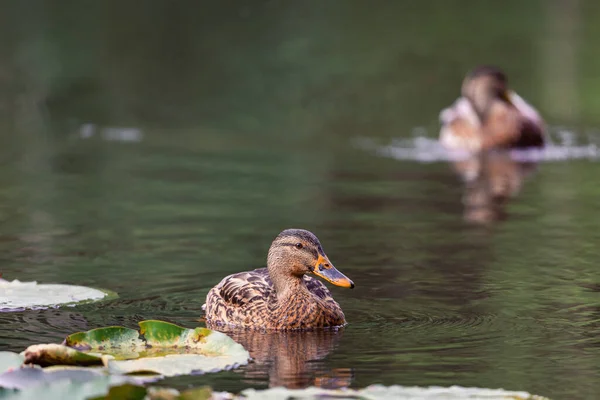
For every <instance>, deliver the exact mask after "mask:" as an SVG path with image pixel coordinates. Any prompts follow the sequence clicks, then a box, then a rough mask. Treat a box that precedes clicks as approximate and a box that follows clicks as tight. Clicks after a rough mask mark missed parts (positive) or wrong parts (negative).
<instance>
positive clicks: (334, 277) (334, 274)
mask: <svg viewBox="0 0 600 400" xmlns="http://www.w3.org/2000/svg"><path fill="white" fill-rule="evenodd" d="M312 272H313V274H315V275H317V276H320V277H321V278H323V279H325V280H326V281H327V282H329V283H333V284H334V285H336V286H341V287H345V288H351V289H352V288H353V287H354V282H352V281H351V280H350V279H348V277H347V276H346V275H344V274H342V273H341V272H340V271H338V270H337V269H336V268H335V267H334V266H333V264H332V263H331V261H329V259H328V258H327V256H326V255H321V254H319V258H318V259H317V262H316V264H315V267H314V268H313V271H312Z"/></svg>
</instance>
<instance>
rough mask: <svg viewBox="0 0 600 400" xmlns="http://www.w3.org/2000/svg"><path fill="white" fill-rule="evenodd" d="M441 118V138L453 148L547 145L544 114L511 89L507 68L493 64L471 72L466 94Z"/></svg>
mask: <svg viewBox="0 0 600 400" xmlns="http://www.w3.org/2000/svg"><path fill="white" fill-rule="evenodd" d="M440 122H441V124H442V128H441V131H440V142H441V143H442V144H443V145H444V146H445V147H447V148H449V149H452V150H466V151H469V152H473V153H477V152H480V151H486V150H491V149H497V148H524V147H542V146H543V145H544V122H543V120H542V118H541V117H540V115H539V114H538V112H537V111H536V110H535V109H534V108H533V107H532V106H531V105H529V104H528V103H527V102H526V101H525V100H523V99H522V98H521V97H520V96H519V95H518V94H516V93H515V92H513V91H511V90H509V89H508V81H507V78H506V75H505V74H504V72H502V71H501V70H500V69H498V68H496V67H492V66H480V67H477V68H475V69H474V70H472V71H471V72H469V74H467V76H466V77H465V79H464V81H463V84H462V97H460V98H459V99H458V100H456V102H455V103H454V104H453V105H452V106H451V107H449V108H446V109H445V110H443V111H442V112H441V113H440Z"/></svg>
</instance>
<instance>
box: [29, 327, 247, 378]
mask: <svg viewBox="0 0 600 400" xmlns="http://www.w3.org/2000/svg"><path fill="white" fill-rule="evenodd" d="M139 325H140V332H138V331H136V330H133V329H129V328H124V327H121V326H111V327H107V328H98V329H92V330H90V331H87V332H78V333H74V334H72V335H70V336H68V337H67V338H66V339H65V341H64V344H63V345H57V344H47V345H34V346H30V347H29V348H27V349H26V350H25V351H24V352H23V355H24V356H25V361H26V362H27V363H31V364H38V365H42V366H47V365H104V366H106V367H107V369H108V371H109V372H110V373H112V374H119V375H124V374H157V375H161V376H175V375H186V374H199V373H207V372H217V371H221V370H226V369H231V368H235V367H237V366H238V365H242V364H246V363H247V362H248V360H249V358H250V354H249V353H248V352H247V351H246V350H245V349H244V347H243V346H242V345H240V344H238V343H236V342H235V341H233V339H231V338H230V337H229V336H227V335H225V334H223V333H220V332H216V331H212V330H210V329H206V328H196V329H187V328H183V327H180V326H177V325H174V324H171V323H168V322H163V321H154V320H151V321H142V322H140V323H139Z"/></svg>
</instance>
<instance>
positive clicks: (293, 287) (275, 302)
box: [202, 229, 354, 330]
mask: <svg viewBox="0 0 600 400" xmlns="http://www.w3.org/2000/svg"><path fill="white" fill-rule="evenodd" d="M307 273H312V274H314V275H317V276H320V277H321V278H323V279H325V280H326V281H328V282H330V283H332V284H334V285H336V286H341V287H346V288H353V287H354V283H353V282H352V281H351V280H350V279H348V278H347V277H346V276H345V275H344V274H342V273H341V272H339V271H338V270H337V269H336V268H335V267H334V266H333V264H332V263H331V261H329V258H327V256H326V255H325V252H324V251H323V247H322V246H321V243H320V242H319V239H317V237H316V236H315V235H314V234H313V233H312V232H309V231H306V230H303V229H286V230H284V231H283V232H281V233H280V234H279V235H278V236H277V237H276V238H275V240H274V241H273V243H272V244H271V247H270V248H269V253H268V256H267V268H260V269H255V270H254V271H248V272H240V273H237V274H233V275H229V276H227V277H225V278H223V280H222V281H221V282H220V283H219V284H217V285H216V286H215V287H213V288H212V289H211V290H210V291H209V292H208V295H207V296H206V304H204V305H203V306H202V308H203V309H204V310H205V312H206V323H207V325H208V326H209V327H218V326H223V325H226V326H230V327H244V328H250V329H260V330H264V329H268V330H309V329H314V328H326V327H339V326H343V325H345V324H346V319H345V317H344V313H343V312H342V309H341V307H340V305H339V304H338V303H337V302H336V301H335V300H334V299H333V297H332V296H331V293H330V292H329V290H328V289H327V287H326V286H325V285H324V284H323V283H322V282H321V281H319V280H317V279H315V278H312V277H309V276H307V275H306V274H307Z"/></svg>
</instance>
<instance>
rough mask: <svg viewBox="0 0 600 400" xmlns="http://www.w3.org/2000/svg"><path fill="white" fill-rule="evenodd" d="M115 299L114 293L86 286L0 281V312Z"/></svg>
mask: <svg viewBox="0 0 600 400" xmlns="http://www.w3.org/2000/svg"><path fill="white" fill-rule="evenodd" d="M114 297H116V294H115V293H113V292H109V291H103V290H99V289H93V288H89V287H85V286H74V285H62V284H38V283H37V282H20V281H18V280H14V281H6V280H3V279H0V312H9V311H23V310H28V309H34V310H36V309H43V308H49V307H58V306H65V305H76V304H82V303H89V302H93V301H98V300H103V299H107V298H114Z"/></svg>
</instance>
